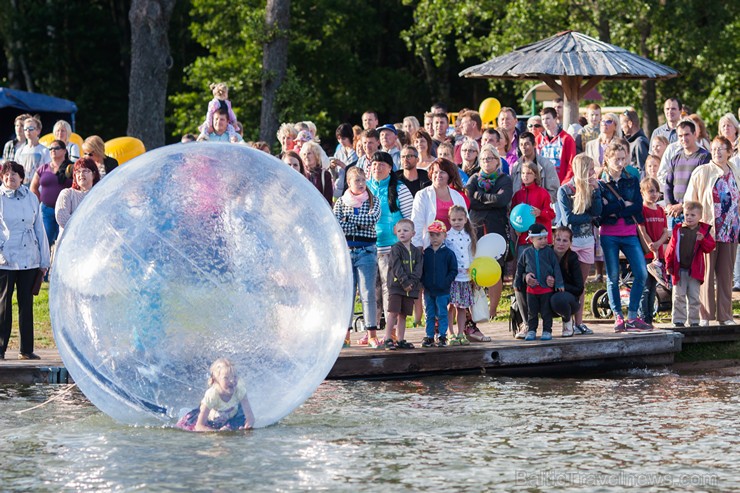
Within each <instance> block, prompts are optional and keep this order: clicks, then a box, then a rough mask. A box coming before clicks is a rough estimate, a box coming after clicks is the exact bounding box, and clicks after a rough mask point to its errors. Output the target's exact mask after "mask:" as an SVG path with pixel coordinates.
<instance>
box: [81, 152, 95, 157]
mask: <svg viewBox="0 0 740 493" xmlns="http://www.w3.org/2000/svg"><path fill="white" fill-rule="evenodd" d="M92 155H93V153H92V152H86V153H84V154H83V156H92Z"/></svg>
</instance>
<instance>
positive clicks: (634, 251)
mask: <svg viewBox="0 0 740 493" xmlns="http://www.w3.org/2000/svg"><path fill="white" fill-rule="evenodd" d="M601 248H602V249H603V250H604V267H605V268H606V292H607V294H608V295H609V306H610V307H611V309H612V312H613V313H614V316H615V317H616V316H617V315H622V301H621V299H620V297H619V252H620V250H621V251H622V253H624V256H625V257H627V262H629V264H630V268H631V269H632V289H631V290H630V302H629V307H628V309H627V310H628V311H627V317H628V318H634V317H636V316H637V310H638V309H639V308H640V300H641V299H642V292H643V291H644V290H645V281H646V280H647V269H646V267H645V256H644V254H643V252H642V246H641V245H640V239H639V238H638V237H637V235H635V236H604V235H602V236H601Z"/></svg>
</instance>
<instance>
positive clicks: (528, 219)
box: [509, 204, 535, 233]
mask: <svg viewBox="0 0 740 493" xmlns="http://www.w3.org/2000/svg"><path fill="white" fill-rule="evenodd" d="M509 221H510V222H511V226H512V227H513V228H514V231H516V232H517V233H524V232H525V231H527V230H528V229H529V227H530V226H532V225H533V224H534V222H535V217H534V214H532V206H531V205H529V204H519V205H517V206H516V207H514V208H513V209H511V215H509Z"/></svg>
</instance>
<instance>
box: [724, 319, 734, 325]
mask: <svg viewBox="0 0 740 493" xmlns="http://www.w3.org/2000/svg"><path fill="white" fill-rule="evenodd" d="M722 325H737V322H735V321H734V320H732V319H730V320H725V321H724V322H722Z"/></svg>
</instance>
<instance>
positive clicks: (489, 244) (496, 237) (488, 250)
mask: <svg viewBox="0 0 740 493" xmlns="http://www.w3.org/2000/svg"><path fill="white" fill-rule="evenodd" d="M504 253H506V240H505V239H504V237H503V236H501V235H500V234H498V233H488V234H487V235H485V236H483V237H481V239H479V240H478V243H477V244H476V246H475V258H478V257H492V258H495V259H499V258H501V257H502V256H503V255H504Z"/></svg>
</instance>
